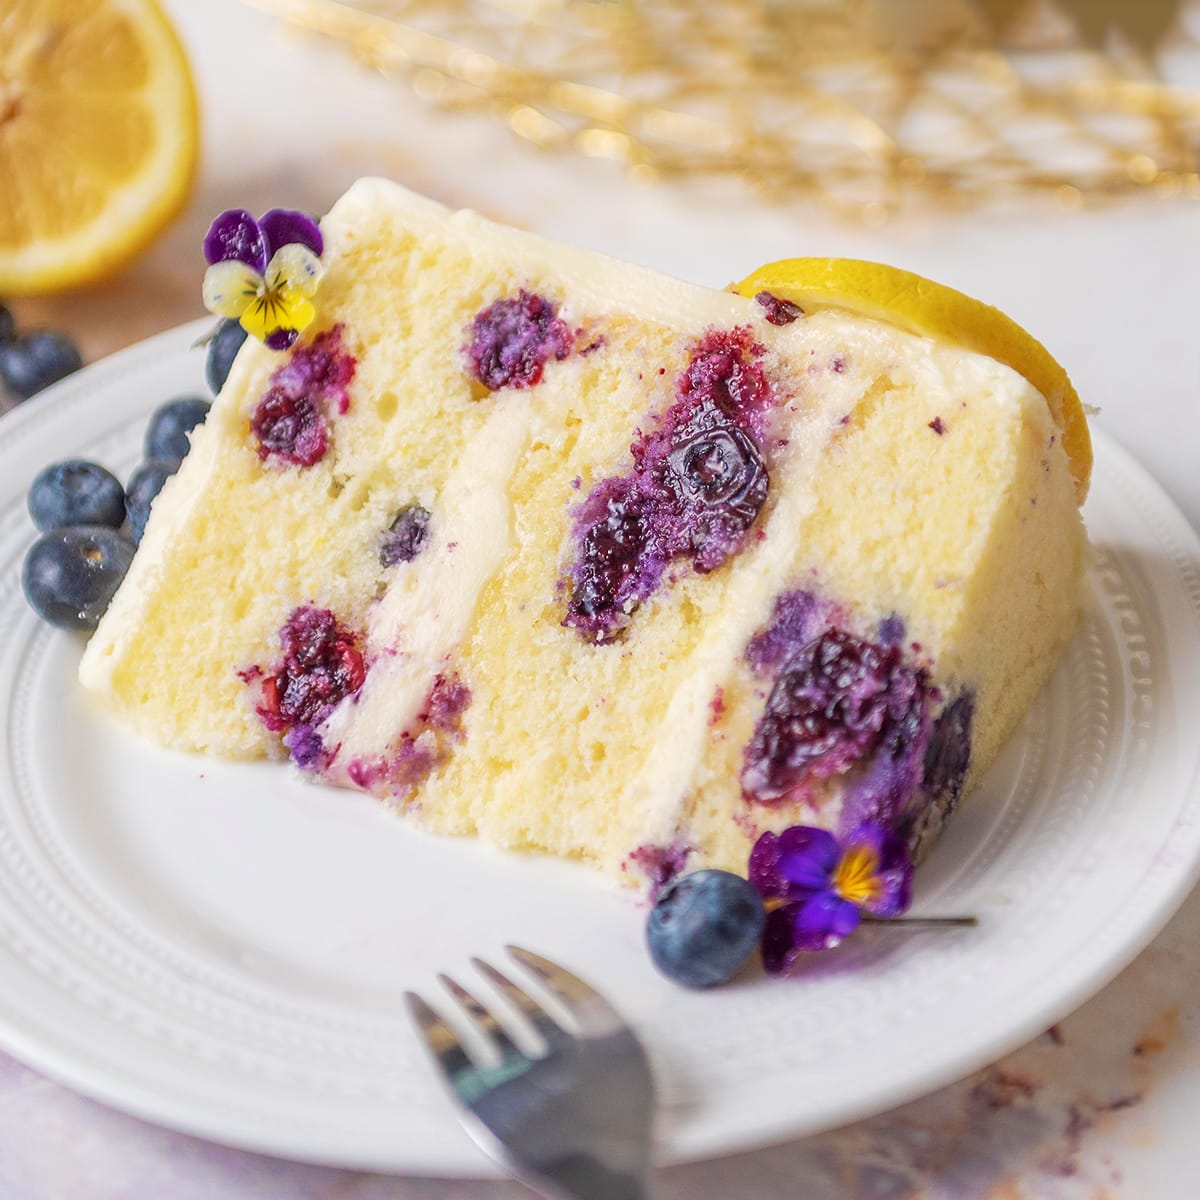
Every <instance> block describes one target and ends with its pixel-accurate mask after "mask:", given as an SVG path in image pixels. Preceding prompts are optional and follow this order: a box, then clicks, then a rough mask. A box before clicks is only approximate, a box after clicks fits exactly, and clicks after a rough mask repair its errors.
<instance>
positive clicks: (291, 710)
mask: <svg viewBox="0 0 1200 1200" xmlns="http://www.w3.org/2000/svg"><path fill="white" fill-rule="evenodd" d="M321 233H322V235H323V238H324V252H323V268H324V275H323V277H322V279H321V282H320V287H319V291H318V292H317V294H316V298H315V305H316V314H317V315H316V320H315V322H314V323H313V325H312V326H311V327H310V328H309V330H308V331H307V332H306V333H305V334H304V336H303V337H302V338H301V339H300V340H299V341H298V342H296V344H295V345H294V346H292V347H291V348H290V349H288V350H285V351H282V352H280V351H275V350H271V349H268V348H267V347H266V346H264V345H262V344H260V343H257V342H255V341H253V339H252V340H251V342H250V343H248V345H247V347H246V349H245V350H243V352H242V353H241V354H240V355H239V357H238V359H237V362H236V363H235V365H234V368H233V372H232V374H231V375H230V378H229V380H228V382H227V384H226V386H225V388H224V389H223V391H222V393H221V395H220V397H219V398H218V400H217V401H216V403H215V405H214V406H213V409H212V412H211V414H210V415H209V417H208V420H207V422H206V424H205V425H204V426H203V427H202V428H201V429H200V430H199V431H198V432H197V434H196V436H195V439H194V445H193V448H192V451H191V453H190V455H189V456H188V458H187V460H186V461H185V463H184V466H183V469H182V470H181V471H180V473H179V474H178V476H176V477H175V478H174V479H172V480H170V481H169V482H168V483H167V485H166V487H165V488H164V490H163V492H162V494H161V495H160V497H159V498H158V500H157V501H156V502H155V504H154V508H153V511H152V513H151V518H150V522H149V526H148V528H147V531H146V534H145V538H144V540H143V542H142V544H141V547H140V549H139V551H138V554H137V557H136V559H135V561H134V564H133V567H132V569H131V571H130V573H129V575H128V577H127V579H126V582H125V584H124V585H123V587H122V589H121V591H120V592H119V594H118V596H117V597H116V599H115V601H114V602H113V604H112V606H111V608H110V609H109V611H108V613H107V615H106V617H105V618H104V620H103V622H102V624H101V626H100V628H99V629H98V631H97V632H96V634H95V636H94V637H93V639H92V641H91V643H90V645H89V646H88V648H87V652H86V654H85V656H84V659H83V663H82V666H81V672H80V674H81V679H82V681H83V683H84V684H85V685H86V687H87V688H89V689H90V690H91V691H93V692H94V693H96V694H97V696H98V697H99V698H101V699H102V700H103V703H104V705H105V707H106V708H108V709H110V710H112V711H114V712H116V713H118V714H119V715H120V716H121V717H123V718H124V719H126V720H127V721H128V722H130V723H131V724H133V725H134V726H136V727H137V728H138V729H140V730H141V731H143V732H144V733H145V734H146V735H148V736H149V737H151V738H153V739H155V740H157V741H159V742H162V743H164V744H166V745H169V746H175V747H180V748H183V749H189V750H196V751H201V752H205V753H210V754H218V755H224V756H239V757H256V756H267V755H269V756H276V757H280V758H282V757H289V756H290V758H291V759H292V761H293V762H294V763H295V764H296V765H297V767H298V768H299V769H300V770H302V771H303V772H305V773H306V774H307V775H309V776H311V777H312V778H313V779H315V780H324V781H329V782H331V783H335V784H339V785H344V786H349V787H357V788H362V789H365V790H367V791H370V792H372V793H374V794H375V795H377V796H379V797H380V798H381V799H383V800H384V801H386V802H387V803H388V804H390V805H392V806H394V807H395V808H396V809H398V810H402V811H404V812H405V813H407V814H411V815H412V816H413V817H415V818H416V819H417V820H419V821H420V823H421V825H422V826H424V827H425V828H427V829H430V830H434V831H437V832H441V833H452V834H468V835H478V836H481V837H484V838H487V839H489V840H491V841H493V842H496V843H499V844H501V845H504V846H509V847H521V848H533V849H537V850H543V851H549V852H551V853H554V854H561V855H570V856H577V857H581V858H584V859H587V860H589V861H591V862H594V863H596V864H599V865H600V866H601V867H603V868H605V869H606V870H608V871H610V872H616V873H624V874H625V875H626V877H627V878H634V879H638V878H646V879H649V880H650V881H651V882H660V881H661V880H662V879H663V878H665V877H666V876H668V875H670V874H672V873H673V872H675V871H678V870H679V869H681V868H683V867H684V866H685V865H686V866H687V867H688V868H694V867H698V866H706V865H710V866H720V867H726V868H728V869H731V870H734V871H737V872H739V873H741V874H744V873H745V870H746V864H747V856H748V853H749V849H750V847H751V845H752V844H753V842H754V840H755V838H756V837H757V836H758V835H759V834H760V833H762V832H764V831H768V830H780V829H783V828H786V827H788V826H791V825H797V824H803V825H819V826H823V827H826V828H829V829H831V830H835V831H837V830H842V831H845V830H849V829H852V828H854V827H857V826H859V825H861V824H862V823H864V822H867V823H872V824H883V825H885V826H887V827H888V828H890V829H892V830H894V831H896V832H897V833H899V834H900V835H901V836H902V837H903V838H904V839H906V841H907V842H908V844H909V846H910V847H911V848H912V849H913V850H918V849H919V848H920V845H921V844H922V842H923V841H927V839H928V838H929V836H930V835H931V833H932V832H933V831H934V830H936V828H937V827H938V826H939V825H940V822H941V821H942V819H943V818H944V816H945V814H946V813H948V812H949V811H950V810H951V809H952V808H953V807H954V805H955V804H956V803H957V801H958V800H959V798H960V796H961V795H962V794H963V793H964V792H965V791H966V790H968V789H969V787H970V785H971V783H972V781H973V780H974V779H976V778H977V777H978V776H979V774H980V772H981V771H983V770H984V768H986V767H987V765H988V764H989V763H990V762H991V761H992V759H993V757H994V756H995V754H996V752H997V750H998V748H999V747H1000V745H1001V744H1002V742H1003V741H1004V739H1005V738H1006V737H1008V735H1009V734H1010V733H1011V731H1012V729H1013V727H1014V726H1015V724H1016V723H1017V721H1018V720H1019V719H1020V717H1021V716H1022V714H1023V713H1024V712H1025V710H1026V708H1027V707H1028V705H1029V703H1030V701H1031V700H1032V698H1033V696H1034V695H1035V693H1036V692H1037V691H1038V689H1039V688H1040V687H1041V686H1042V685H1043V684H1044V683H1045V681H1046V679H1047V678H1048V676H1049V674H1050V672H1051V670H1052V669H1053V666H1054V663H1055V661H1056V659H1057V657H1058V655H1059V653H1060V651H1061V650H1062V649H1063V647H1064V645H1065V644H1066V642H1067V640H1068V639H1069V637H1070V636H1071V633H1072V630H1073V628H1074V625H1075V621H1076V616H1077V611H1078V607H1079V600H1080V588H1079V584H1080V578H1081V575H1082V572H1083V569H1084V566H1085V559H1086V542H1085V537H1084V531H1083V527H1082V524H1081V522H1080V518H1079V512H1078V507H1077V495H1081V494H1082V492H1083V491H1084V490H1085V489H1086V474H1087V463H1086V461H1083V460H1082V457H1081V455H1080V454H1079V453H1076V454H1074V455H1071V454H1069V453H1068V452H1067V451H1066V450H1064V445H1063V436H1062V434H1063V430H1062V428H1061V427H1060V423H1061V405H1060V407H1059V408H1058V409H1056V410H1055V411H1056V412H1058V413H1059V419H1058V420H1056V417H1055V412H1052V410H1051V406H1050V404H1049V403H1048V400H1047V398H1046V397H1044V396H1043V395H1042V394H1041V393H1040V392H1039V391H1038V390H1036V389H1035V387H1034V386H1033V385H1032V384H1031V383H1029V382H1028V381H1027V380H1026V379H1025V378H1023V377H1022V375H1020V374H1018V373H1017V371H1015V370H1013V369H1012V368H1011V367H1009V366H1005V365H1003V364H1002V363H1000V362H998V361H996V360H995V359H993V358H991V357H987V356H986V355H984V354H981V353H979V352H976V351H972V350H968V349H964V348H963V347H961V346H959V345H955V344H952V343H950V342H948V341H944V340H939V339H936V338H930V337H921V336H917V335H915V334H914V333H912V332H909V331H905V330H902V329H900V328H898V327H897V326H895V325H893V324H890V323H888V322H886V321H883V320H878V319H872V318H870V317H867V316H862V315H855V314H853V313H850V312H847V311H845V310H844V309H836V308H828V309H818V310H812V311H801V308H800V307H799V306H797V305H796V304H795V303H793V302H792V301H790V300H789V299H788V297H787V296H785V295H780V294H778V293H772V292H766V291H764V292H761V293H760V294H758V295H757V296H755V297H744V296H742V295H738V294H734V293H731V292H713V291H708V290H706V289H703V288H699V287H695V286H692V285H689V284H684V283H679V282H676V281H674V280H671V279H666V278H663V277H661V276H658V275H655V274H652V273H651V272H648V271H644V270H641V269H638V268H635V267H632V266H626V265H623V264H620V263H616V262H612V261H610V260H607V259H605V258H601V257H599V256H597V255H594V254H588V253H584V252H581V251H578V250H573V249H569V248H566V247H562V246H557V245H552V244H550V243H548V242H545V241H542V240H540V239H538V238H536V237H533V236H530V235H527V234H524V233H519V232H516V231H514V230H510V229H505V228H502V227H499V226H496V225H493V224H490V223H489V222H487V221H485V220H483V219H482V218H480V217H478V216H476V215H475V214H473V213H470V212H458V213H451V212H448V211H446V210H445V209H443V208H441V207H439V206H438V205H436V204H433V203H431V202H430V201H427V200H424V199H422V198H420V197H417V196H414V195H412V194H411V193H409V192H406V191H404V190H403V189H401V188H399V187H396V186H395V185H393V184H390V183H387V182H383V181H379V180H364V181H361V182H360V183H358V184H356V185H355V186H354V187H353V188H352V189H351V190H350V191H349V192H348V193H347V194H346V195H345V196H344V197H343V198H342V200H341V201H339V202H338V204H337V205H336V206H335V207H334V209H333V211H332V212H330V213H329V214H328V216H326V217H325V218H323V220H322V223H321ZM1073 437H1074V441H1075V444H1076V445H1077V446H1078V445H1079V444H1081V443H1080V437H1081V435H1080V433H1079V431H1078V429H1076V430H1075V431H1074V434H1073ZM1082 438H1083V441H1082V444H1083V445H1084V446H1086V429H1085V430H1084V432H1083V435H1082ZM1073 472H1074V473H1073Z"/></svg>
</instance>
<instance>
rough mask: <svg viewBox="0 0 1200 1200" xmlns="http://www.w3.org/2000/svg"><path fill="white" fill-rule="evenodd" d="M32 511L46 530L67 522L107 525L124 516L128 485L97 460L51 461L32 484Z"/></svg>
mask: <svg viewBox="0 0 1200 1200" xmlns="http://www.w3.org/2000/svg"><path fill="white" fill-rule="evenodd" d="M27 502H28V504H29V515H30V516H31V517H32V518H33V523H34V524H35V525H36V526H37V527H38V528H39V529H40V530H41V531H42V532H43V533H49V532H50V530H52V529H62V528H63V527H64V526H67V525H107V526H108V527H109V528H110V529H119V528H120V527H121V525H122V523H123V522H124V520H125V489H124V488H123V487H122V486H121V481H120V480H119V479H118V478H117V477H116V476H115V475H114V474H112V472H111V471H106V470H105V469H104V468H103V467H102V466H100V465H99V464H98V463H94V462H87V461H86V460H84V459H81V458H72V459H68V460H67V461H66V462H60V463H51V465H50V466H48V467H46V468H44V469H43V470H42V471H40V472H39V473H38V474H37V476H36V477H35V478H34V481H33V483H32V484H31V485H30V488H29V496H28V498H27Z"/></svg>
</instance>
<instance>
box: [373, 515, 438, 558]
mask: <svg viewBox="0 0 1200 1200" xmlns="http://www.w3.org/2000/svg"><path fill="white" fill-rule="evenodd" d="M431 517H432V514H431V513H430V511H429V509H427V508H422V507H421V505H419V504H406V505H405V506H404V507H403V508H402V509H400V511H399V512H398V513H397V514H396V519H395V520H394V521H393V522H392V523H391V525H390V526H388V528H387V529H386V530H384V532H383V533H382V534H380V536H379V561H380V563H381V564H382V565H383V566H385V567H394V566H395V565H396V564H397V563H402V562H412V560H413V559H414V558H416V557H417V555H418V554H420V553H421V551H422V550H424V549H425V543H426V542H427V541H428V540H429V521H430V519H431Z"/></svg>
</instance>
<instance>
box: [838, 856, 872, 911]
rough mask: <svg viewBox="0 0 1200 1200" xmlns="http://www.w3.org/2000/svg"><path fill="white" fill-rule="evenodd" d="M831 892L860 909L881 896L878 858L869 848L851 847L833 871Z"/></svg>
mask: <svg viewBox="0 0 1200 1200" xmlns="http://www.w3.org/2000/svg"><path fill="white" fill-rule="evenodd" d="M832 883H833V890H834V891H835V892H837V894H838V895H839V896H841V898H842V899H843V900H849V901H850V903H851V904H857V905H859V906H860V907H861V906H862V905H864V904H869V903H870V902H871V901H872V900H877V899H878V898H879V897H880V895H881V894H882V891H883V889H882V887H881V886H880V882H879V857H878V855H877V854H876V853H875V851H874V850H872V849H871V847H870V846H851V847H850V849H849V850H847V851H846V853H845V854H844V855H842V860H841V862H839V863H838V865H837V866H836V867H835V868H834V871H833V879H832Z"/></svg>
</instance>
